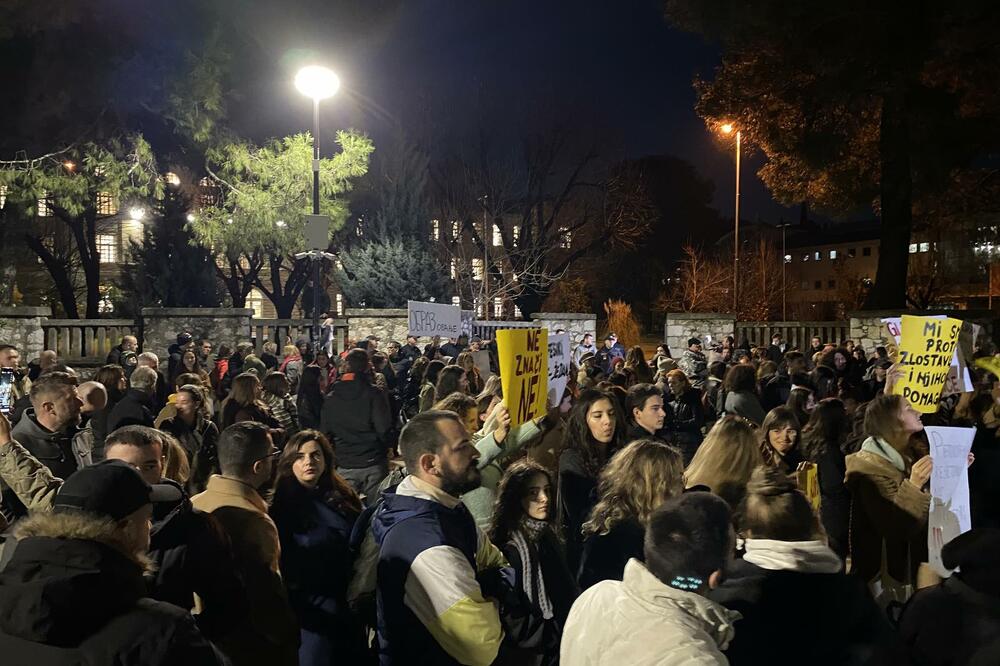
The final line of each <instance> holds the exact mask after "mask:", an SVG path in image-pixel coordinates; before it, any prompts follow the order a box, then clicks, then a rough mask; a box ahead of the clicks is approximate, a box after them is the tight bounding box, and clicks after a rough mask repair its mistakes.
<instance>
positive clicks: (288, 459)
mask: <svg viewBox="0 0 1000 666" xmlns="http://www.w3.org/2000/svg"><path fill="white" fill-rule="evenodd" d="M336 469H337V466H336V461H335V460H334V456H333V448H332V447H331V446H330V442H329V440H327V438H326V436H325V435H324V434H323V433H321V432H319V431H317V430H303V431H301V432H299V433H297V434H296V435H295V436H293V437H292V438H291V439H290V440H289V441H288V444H287V445H286V446H285V450H284V453H282V454H281V458H280V459H279V460H278V471H277V475H276V479H275V484H274V499H273V501H272V503H271V510H270V514H271V518H272V519H273V520H274V524H275V526H277V528H278V537H279V538H280V540H281V572H282V578H283V579H284V582H285V586H286V587H287V588H288V599H289V602H290V603H291V606H292V609H293V610H294V611H295V615H296V617H297V618H298V620H299V626H300V627H301V638H302V642H301V644H300V646H299V663H300V664H302V665H303V666H320V665H322V666H329V665H330V664H333V663H345V664H356V663H365V662H366V659H367V658H366V655H365V642H364V634H363V632H362V628H361V624H360V623H359V622H357V620H356V619H355V617H354V615H353V613H352V612H351V610H350V609H349V608H348V605H347V585H348V583H349V582H350V578H351V573H352V569H353V566H354V556H353V554H352V551H351V548H350V538H351V530H352V529H353V528H354V522H355V520H357V518H358V516H359V515H360V514H361V511H362V506H361V499H360V498H359V497H358V494H357V493H356V492H354V489H353V488H351V486H350V484H348V483H347V482H346V481H345V480H344V479H343V478H342V477H341V476H340V475H339V474H337V471H336Z"/></svg>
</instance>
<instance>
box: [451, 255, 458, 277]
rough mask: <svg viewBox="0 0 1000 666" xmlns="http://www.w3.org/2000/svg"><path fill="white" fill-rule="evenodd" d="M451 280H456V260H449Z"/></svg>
mask: <svg viewBox="0 0 1000 666" xmlns="http://www.w3.org/2000/svg"><path fill="white" fill-rule="evenodd" d="M451 279H452V280H457V279H458V259H452V260H451Z"/></svg>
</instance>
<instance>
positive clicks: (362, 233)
mask: <svg viewBox="0 0 1000 666" xmlns="http://www.w3.org/2000/svg"><path fill="white" fill-rule="evenodd" d="M355 231H356V233H357V234H358V238H364V236H365V230H364V228H362V226H361V219H360V218H359V219H358V226H357V227H355Z"/></svg>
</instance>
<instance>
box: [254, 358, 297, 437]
mask: <svg viewBox="0 0 1000 666" xmlns="http://www.w3.org/2000/svg"><path fill="white" fill-rule="evenodd" d="M261 388H262V389H263V393H262V394H261V402H263V403H264V404H265V405H267V408H268V410H270V412H271V416H273V417H274V418H275V420H276V421H277V422H278V425H280V426H281V428H282V429H283V430H284V431H285V436H286V437H290V436H291V435H294V434H295V433H296V432H298V431H299V412H298V409H297V408H296V406H295V399H294V398H292V396H291V394H290V393H289V392H288V391H289V389H290V388H291V387H290V386H289V384H288V379H287V378H286V377H285V375H284V373H281V372H277V371H271V372H269V373H267V375H265V376H264V381H263V382H262V384H261Z"/></svg>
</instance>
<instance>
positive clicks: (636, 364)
mask: <svg viewBox="0 0 1000 666" xmlns="http://www.w3.org/2000/svg"><path fill="white" fill-rule="evenodd" d="M625 367H626V368H628V369H629V370H632V371H633V372H634V373H635V382H634V383H636V384H652V383H653V369H652V368H650V367H649V364H648V363H646V355H645V354H643V352H642V347H640V346H639V345H636V346H635V347H632V348H631V349H629V350H628V353H627V354H625Z"/></svg>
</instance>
